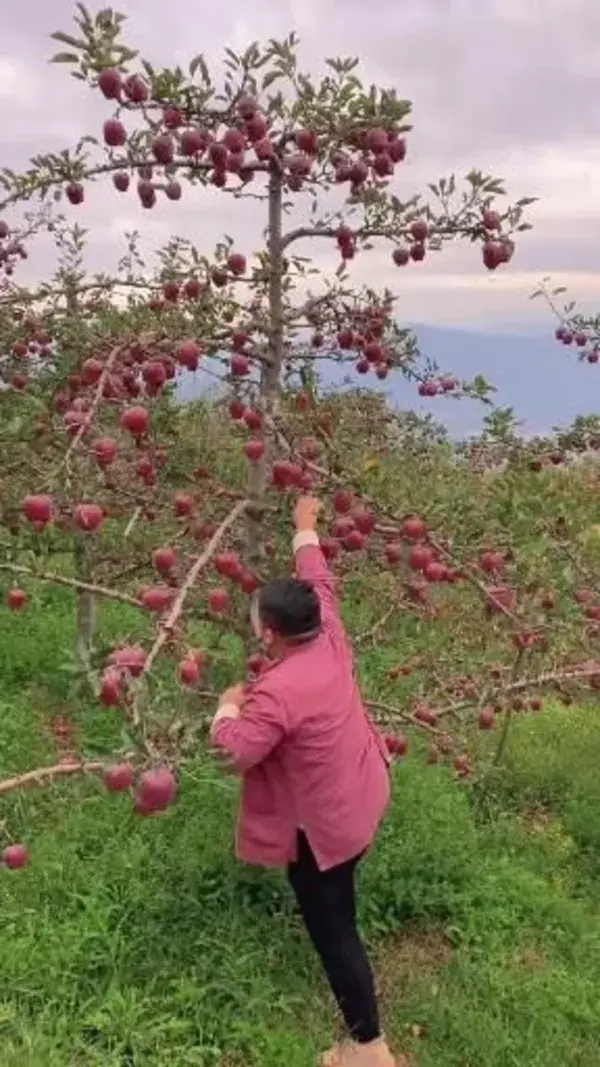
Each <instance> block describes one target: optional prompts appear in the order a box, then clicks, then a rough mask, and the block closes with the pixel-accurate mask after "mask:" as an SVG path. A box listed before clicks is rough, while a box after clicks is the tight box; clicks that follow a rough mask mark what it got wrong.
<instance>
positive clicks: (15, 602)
mask: <svg viewBox="0 0 600 1067" xmlns="http://www.w3.org/2000/svg"><path fill="white" fill-rule="evenodd" d="M6 603H7V604H8V606H9V608H10V609H11V611H20V610H21V608H24V607H25V604H26V603H27V593H25V592H24V591H23V590H22V589H10V590H9V593H8V596H7V598H6Z"/></svg>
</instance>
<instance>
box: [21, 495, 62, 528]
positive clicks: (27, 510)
mask: <svg viewBox="0 0 600 1067" xmlns="http://www.w3.org/2000/svg"><path fill="white" fill-rule="evenodd" d="M22 508H23V514H24V515H25V517H26V518H27V519H29V521H30V522H32V523H34V524H35V525H36V526H46V525H47V524H48V523H49V522H51V521H52V518H53V515H54V505H53V503H52V498H51V497H49V496H46V495H45V494H43V493H39V494H34V495H32V496H26V497H25V500H24V501H23V504H22Z"/></svg>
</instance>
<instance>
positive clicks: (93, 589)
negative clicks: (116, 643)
mask: <svg viewBox="0 0 600 1067" xmlns="http://www.w3.org/2000/svg"><path fill="white" fill-rule="evenodd" d="M0 571H8V572H9V573H10V574H23V575H26V576H27V577H28V578H34V579H35V580H36V581H38V582H50V583H53V584H55V585H65V586H67V588H69V589H75V590H77V592H80V593H92V594H93V595H94V596H103V597H106V599H107V600H119V601H120V602H121V603H122V604H130V605H131V606H132V607H134V608H140V609H142V610H144V605H143V604H142V602H141V600H137V599H136V598H135V597H133V596H129V595H128V594H127V593H121V592H120V591H119V590H118V589H107V588H106V586H103V585H94V584H93V583H92V582H80V581H78V580H77V578H67V577H66V575H64V574H53V573H49V572H48V571H44V572H41V573H39V572H38V571H34V570H32V569H31V568H30V567H22V566H21V565H20V564H18V563H0Z"/></svg>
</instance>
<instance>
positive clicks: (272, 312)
mask: <svg viewBox="0 0 600 1067" xmlns="http://www.w3.org/2000/svg"><path fill="white" fill-rule="evenodd" d="M282 205H283V187H282V178H281V173H280V171H279V168H278V167H276V165H274V166H273V169H272V171H271V175H270V178H269V224H268V242H267V248H268V253H269V271H270V275H269V341H268V346H267V360H268V362H267V363H266V364H263V367H262V371H261V382H260V394H261V404H262V409H263V412H264V414H265V415H266V416H267V417H268V416H269V415H273V414H274V413H275V412H276V410H277V403H278V398H279V392H280V388H281V366H282V362H283V252H282V247H281V237H282V220H283V206H282ZM269 451H270V448H269V442H268V441H267V449H266V452H265V455H264V456H263V458H262V460H261V462H260V463H256V464H252V465H251V467H250V470H249V474H248V493H249V496H250V499H251V500H252V501H255V502H256V504H257V508H256V509H255V510H254V511H252V509H251V511H250V513H249V515H248V559H249V562H250V564H251V565H254V566H257V567H259V566H260V563H261V561H262V559H263V556H264V536H263V529H262V516H261V509H260V505H261V503H262V501H263V498H264V495H265V490H266V485H267V465H268V458H269V456H268V454H269Z"/></svg>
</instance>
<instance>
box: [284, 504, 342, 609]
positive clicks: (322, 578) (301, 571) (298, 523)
mask: <svg viewBox="0 0 600 1067" xmlns="http://www.w3.org/2000/svg"><path fill="white" fill-rule="evenodd" d="M320 511H321V502H320V501H319V500H317V499H316V498H315V497H311V496H303V497H300V499H299V500H298V502H297V504H296V507H295V509H294V524H295V527H296V533H295V536H294V540H293V543H292V544H293V549H294V556H295V559H296V574H297V576H298V578H300V579H302V581H306V582H310V584H311V585H312V586H313V588H314V590H315V592H316V594H317V596H318V598H319V601H320V603H321V615H322V619H323V621H326V620H327V618H329V619H333V618H335V619H336V620H337V619H339V610H338V603H337V596H336V591H335V578H334V576H333V575H332V573H331V571H330V569H329V567H328V566H327V561H326V559H325V556H324V555H323V552H322V551H321V545H320V542H319V535H318V533H317V520H318V517H319V512H320Z"/></svg>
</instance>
